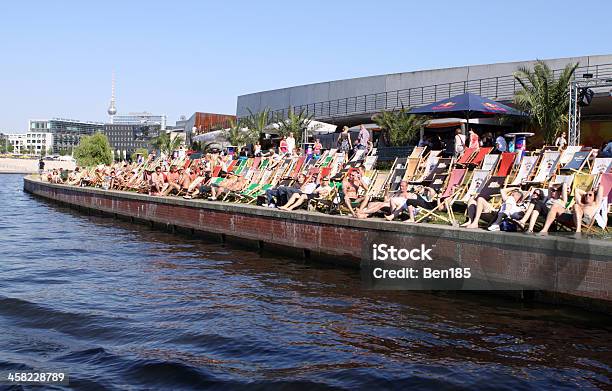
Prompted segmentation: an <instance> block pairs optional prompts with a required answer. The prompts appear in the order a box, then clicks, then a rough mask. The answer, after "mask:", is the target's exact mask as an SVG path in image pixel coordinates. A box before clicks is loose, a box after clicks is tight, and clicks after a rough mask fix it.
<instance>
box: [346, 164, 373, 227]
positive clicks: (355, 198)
mask: <svg viewBox="0 0 612 391" xmlns="http://www.w3.org/2000/svg"><path fill="white" fill-rule="evenodd" d="M360 188H361V189H364V190H366V191H367V189H368V188H367V187H366V185H365V184H364V183H363V181H362V180H361V173H360V172H359V170H352V171H351V172H350V173H349V175H348V176H347V177H346V178H344V180H343V181H342V193H343V194H344V197H343V201H344V204H345V205H346V207H347V208H348V209H349V211H350V213H351V215H352V216H353V217H357V214H356V213H355V210H354V209H353V206H352V205H351V203H352V202H357V203H361V202H363V200H364V198H363V197H359V189H360Z"/></svg>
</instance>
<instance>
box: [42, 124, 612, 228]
mask: <svg viewBox="0 0 612 391" xmlns="http://www.w3.org/2000/svg"><path fill="white" fill-rule="evenodd" d="M364 129H365V128H364ZM363 133H364V134H363V135H360V137H359V138H358V141H357V144H356V145H353V143H352V141H351V139H350V137H348V136H343V135H345V134H347V129H344V130H343V132H342V133H340V135H339V137H338V148H337V149H332V150H328V151H322V148H321V147H320V142H318V140H317V143H318V144H319V145H318V146H317V143H315V147H314V148H312V149H311V150H309V151H302V152H300V151H299V149H298V148H296V147H295V139H293V135H290V136H289V137H287V138H283V140H281V142H280V144H279V147H278V149H274V148H271V149H269V150H267V151H265V152H263V151H261V147H260V148H259V149H255V151H254V152H255V156H253V155H251V157H248V156H244V155H242V156H241V154H239V153H236V154H233V155H230V154H224V153H207V154H205V155H203V156H202V157H200V158H198V159H191V158H189V157H180V158H179V157H177V158H175V159H172V158H156V157H153V156H149V158H148V159H146V160H144V161H140V162H134V163H127V162H121V163H115V164H113V165H110V166H104V165H100V166H97V167H92V168H84V167H77V168H76V169H75V170H74V171H72V172H69V173H68V172H62V170H52V171H50V172H48V173H46V174H44V175H43V177H44V179H45V180H47V181H49V182H51V183H65V184H68V185H74V186H94V187H101V188H104V189H111V190H123V191H136V192H140V193H145V194H149V195H151V196H179V197H184V198H186V199H195V198H204V199H207V200H210V201H216V200H224V201H231V202H245V203H256V204H258V205H261V206H263V207H268V208H278V209H279V210H284V211H292V210H296V209H299V208H307V209H309V210H315V209H318V210H323V211H325V212H327V213H330V212H338V213H340V214H346V215H348V216H352V217H355V218H359V219H367V218H372V217H374V216H380V217H384V218H385V219H387V220H389V221H392V220H397V219H401V220H405V221H407V222H409V223H416V222H420V221H431V220H437V219H441V220H443V221H447V222H450V223H452V224H458V222H457V221H456V219H455V217H454V212H463V213H464V215H465V218H466V219H465V222H463V224H461V225H462V226H463V227H465V228H472V229H474V228H478V227H481V226H482V225H481V224H482V222H483V221H487V225H486V228H487V229H488V230H489V231H499V230H519V231H521V230H523V231H525V232H535V231H536V230H539V232H542V233H547V232H548V231H549V230H550V229H552V228H553V227H557V226H565V227H573V229H575V230H576V231H577V232H581V230H582V227H583V225H584V226H586V227H592V226H593V223H594V220H595V219H596V218H597V217H598V213H599V215H601V216H602V217H607V213H608V210H607V204H606V208H605V211H603V212H602V210H601V209H602V200H604V199H605V198H606V197H608V194H609V193H610V187H609V186H610V184H611V176H612V174H611V173H610V172H611V167H612V159H611V160H610V162H607V161H606V160H605V158H601V157H599V158H598V157H597V150H594V149H590V148H588V149H586V150H588V151H589V153H588V156H587V159H588V160H589V161H590V163H589V167H594V165H595V160H596V159H599V160H598V161H597V164H599V166H601V167H603V168H598V170H599V171H598V172H596V170H595V169H593V170H591V171H589V172H587V173H584V175H590V176H592V178H591V180H590V181H588V185H587V186H581V185H578V184H573V183H572V181H568V180H567V179H564V177H565V176H568V175H561V170H562V168H563V167H561V166H560V163H559V161H557V162H556V163H555V164H556V165H559V167H557V168H555V169H553V170H550V172H551V175H550V176H548V177H546V178H544V180H543V181H537V182H534V181H533V179H534V176H535V173H536V172H537V171H538V169H537V166H538V164H533V166H534V167H532V169H531V170H530V173H531V174H530V175H527V176H525V178H524V179H521V180H518V179H517V178H518V176H519V175H520V172H521V170H522V164H521V163H519V162H518V159H517V160H516V161H514V163H513V164H512V166H511V167H510V168H508V169H507V172H505V173H500V170H501V165H502V164H503V163H500V161H501V160H503V159H499V160H496V161H497V163H496V164H497V166H494V167H492V168H490V171H489V172H488V174H487V175H488V176H483V177H478V175H477V173H476V172H477V171H484V168H485V167H484V165H485V164H486V162H487V161H489V162H490V161H493V160H494V159H495V158H494V157H493V158H492V159H488V158H487V156H489V155H493V154H500V155H503V154H510V153H509V152H505V149H506V146H505V141H502V140H503V137H501V140H500V139H499V138H498V139H493V137H492V136H490V135H488V134H484V135H482V137H479V136H478V135H477V134H476V133H475V132H473V131H470V132H469V134H468V135H467V137H466V136H464V135H463V134H462V133H461V132H457V134H456V138H455V144H456V148H457V149H458V150H457V153H456V156H455V157H454V158H452V159H451V158H449V159H446V158H442V157H441V156H438V153H439V150H436V144H435V141H434V142H433V143H430V144H429V145H428V146H423V147H418V148H415V151H413V153H412V154H411V156H410V157H409V158H408V159H407V160H408V161H414V162H415V164H414V167H415V169H414V171H413V172H411V173H410V175H408V173H407V170H406V169H405V167H403V171H402V170H401V169H402V166H401V165H400V164H399V163H398V162H396V164H395V165H394V166H393V167H392V168H391V171H390V172H388V173H383V172H376V170H374V167H372V166H373V164H372V162H375V159H376V158H375V155H373V153H375V151H372V148H371V147H369V146H368V144H371V140H370V139H369V133H368V132H367V130H366V131H365V132H363ZM366 134H367V136H366ZM483 139H484V140H486V145H487V146H486V147H485V146H483V144H484V143H483V142H482V141H483ZM489 139H490V140H489ZM489 145H490V147H489ZM566 148H567V145H566V143H565V144H564V143H562V142H560V145H559V146H555V147H553V148H551V149H549V150H548V151H552V150H556V151H557V152H556V153H557V154H558V155H559V156H560V155H561V154H563V153H564V151H565V149H566ZM425 151H428V152H425ZM465 154H472V155H471V158H470V159H471V160H469V161H468V159H467V158H466V157H465V156H464V155H465ZM351 155H352V156H351ZM480 155H482V156H480ZM512 155H513V156H518V155H520V152H518V153H514V154H512ZM545 155H546V153H544V151H538V152H536V153H534V156H537V157H538V158H537V159H538V160H537V161H539V162H540V165H545V164H546V163H545V162H544V160H545ZM477 156H480V160H479V161H476V159H478V158H477ZM368 158H373V159H370V160H369V163H370V164H367V162H368ZM404 160H406V159H404ZM513 160H514V158H513ZM525 160H527V159H525ZM442 161H444V162H445V165H446V167H447V168H446V171H440V170H438V168H437V165H440V162H442ZM535 161H536V160H534V162H535ZM462 162H463V163H462ZM466 162H467V163H466ZM449 163H450V164H449ZM523 163H524V162H523ZM606 164H607V165H606ZM495 167H496V168H495ZM582 167H583V166H581V169H582ZM548 168H550V167H548ZM577 172H578V171H576V172H574V173H572V174H576V173H577ZM583 172H584V171H583ZM372 173H375V174H376V175H372ZM455 174H457V175H455ZM458 174H462V176H461V180H455V179H456V178H457V177H458ZM500 175H501V176H500ZM453 178H455V179H453ZM487 178H488V179H487ZM492 178H498V179H499V178H502V181H501V182H497V183H498V188H497V189H494V186H493V185H491V179H492ZM510 179H513V180H512V181H511V180H510ZM500 183H501V185H499V184H500ZM487 186H488V187H487ZM490 189H494V191H487V190H490ZM423 217H425V218H423ZM598 224H599V225H601V224H600V222H599V223H598ZM604 227H605V224H604Z"/></svg>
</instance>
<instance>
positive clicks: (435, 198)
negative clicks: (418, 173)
mask: <svg viewBox="0 0 612 391" xmlns="http://www.w3.org/2000/svg"><path fill="white" fill-rule="evenodd" d="M457 188H458V186H457V185H454V186H453V188H452V189H453V192H452V193H451V195H452V194H453V193H454V192H455V191H456V190H457ZM416 195H417V196H416V197H410V198H408V199H407V200H406V208H407V209H408V215H409V218H408V222H409V223H414V222H415V221H416V220H415V218H416V215H417V213H418V209H417V208H422V209H427V210H432V209H435V208H437V207H440V210H446V204H444V200H445V199H443V198H441V197H440V194H438V193H437V192H436V190H434V189H432V188H431V187H427V186H423V187H421V188H420V189H419V191H418V192H417V193H416Z"/></svg>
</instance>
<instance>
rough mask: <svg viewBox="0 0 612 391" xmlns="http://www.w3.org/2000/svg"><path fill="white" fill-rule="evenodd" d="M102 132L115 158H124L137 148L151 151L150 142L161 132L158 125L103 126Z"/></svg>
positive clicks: (115, 124)
mask: <svg viewBox="0 0 612 391" xmlns="http://www.w3.org/2000/svg"><path fill="white" fill-rule="evenodd" d="M102 132H103V133H104V134H105V135H106V136H107V137H108V142H109V143H110V145H111V149H112V150H113V153H114V154H115V156H120V157H121V158H126V157H127V156H130V155H131V154H132V153H134V152H135V151H136V149H138V148H145V149H148V150H150V149H151V141H152V140H153V139H154V138H156V137H158V136H159V135H160V134H161V132H163V131H162V130H161V126H160V125H142V124H132V125H122V124H117V123H114V124H105V125H104V128H103V130H102Z"/></svg>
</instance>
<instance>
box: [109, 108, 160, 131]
mask: <svg viewBox="0 0 612 391" xmlns="http://www.w3.org/2000/svg"><path fill="white" fill-rule="evenodd" d="M109 114H110V108H109ZM111 118H112V124H115V125H158V126H160V128H161V129H162V130H165V129H166V121H167V118H166V115H157V114H151V113H148V112H146V111H143V112H142V113H128V114H113V115H111Z"/></svg>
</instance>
